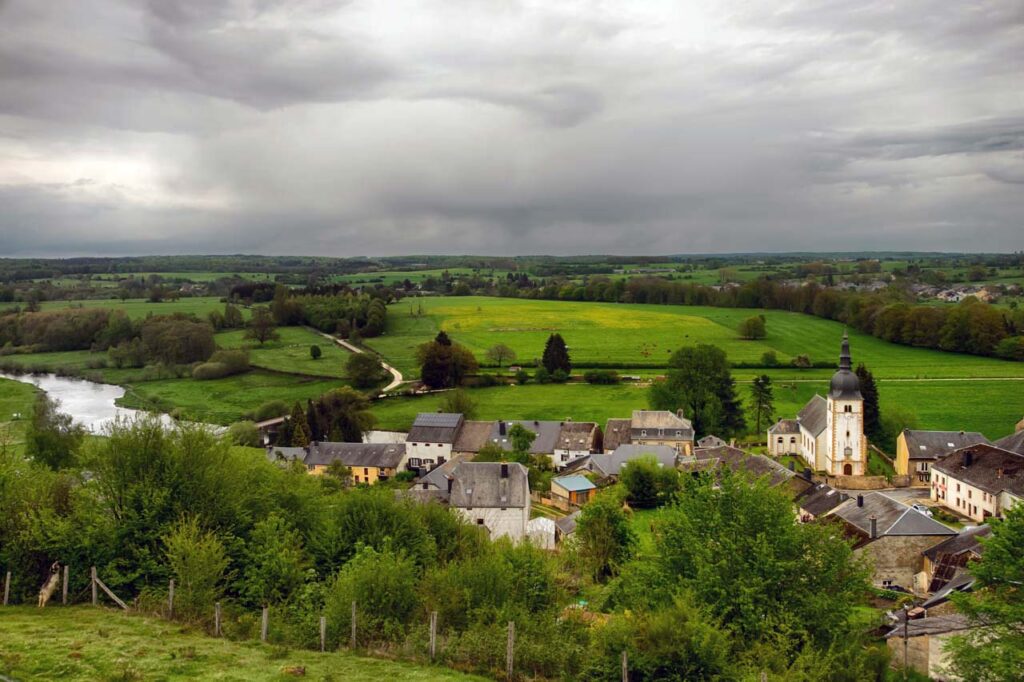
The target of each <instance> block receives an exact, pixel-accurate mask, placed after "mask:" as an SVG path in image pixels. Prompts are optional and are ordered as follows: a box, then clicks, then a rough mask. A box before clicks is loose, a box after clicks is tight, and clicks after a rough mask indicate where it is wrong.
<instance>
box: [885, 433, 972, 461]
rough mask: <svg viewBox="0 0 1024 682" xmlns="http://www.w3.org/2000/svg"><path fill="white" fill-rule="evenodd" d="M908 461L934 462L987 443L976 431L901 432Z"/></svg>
mask: <svg viewBox="0 0 1024 682" xmlns="http://www.w3.org/2000/svg"><path fill="white" fill-rule="evenodd" d="M903 439H904V440H905V441H906V443H907V455H908V457H909V458H910V459H924V460H935V459H939V458H941V457H945V456H946V455H948V454H949V453H951V452H953V451H954V450H958V449H960V448H965V447H967V446H968V445H977V444H978V443H988V438H985V436H983V435H981V434H980V433H978V432H977V431H912V430H910V429H904V430H903Z"/></svg>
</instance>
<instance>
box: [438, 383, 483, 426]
mask: <svg viewBox="0 0 1024 682" xmlns="http://www.w3.org/2000/svg"><path fill="white" fill-rule="evenodd" d="M441 411H443V412H451V413H456V414H462V416H463V417H465V418H466V419H476V415H477V407H476V403H475V402H474V401H473V399H472V398H471V397H470V396H469V391H466V390H465V389H462V388H457V389H455V390H454V391H449V392H448V393H446V394H445V396H444V398H442V399H441Z"/></svg>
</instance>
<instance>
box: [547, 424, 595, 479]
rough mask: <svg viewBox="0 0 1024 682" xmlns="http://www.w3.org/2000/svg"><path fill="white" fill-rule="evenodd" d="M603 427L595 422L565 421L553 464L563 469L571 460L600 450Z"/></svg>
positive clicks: (556, 444)
mask: <svg viewBox="0 0 1024 682" xmlns="http://www.w3.org/2000/svg"><path fill="white" fill-rule="evenodd" d="M600 442H601V429H600V428H599V427H598V425H597V424H595V423H594V422H563V423H562V428H561V429H560V430H559V433H558V440H557V441H555V448H554V452H553V453H552V455H551V465H552V466H553V467H554V468H555V470H556V471H557V470H561V469H564V468H565V467H566V465H567V464H569V462H572V461H574V460H577V459H579V458H580V457H586V456H587V455H589V454H591V453H594V452H600Z"/></svg>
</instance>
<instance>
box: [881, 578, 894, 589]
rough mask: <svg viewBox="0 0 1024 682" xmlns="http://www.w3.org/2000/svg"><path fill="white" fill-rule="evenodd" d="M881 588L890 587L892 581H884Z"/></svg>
mask: <svg viewBox="0 0 1024 682" xmlns="http://www.w3.org/2000/svg"><path fill="white" fill-rule="evenodd" d="M882 587H892V580H891V579H886V580H883V581H882Z"/></svg>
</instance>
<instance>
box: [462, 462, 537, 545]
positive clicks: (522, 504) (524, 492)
mask: <svg viewBox="0 0 1024 682" xmlns="http://www.w3.org/2000/svg"><path fill="white" fill-rule="evenodd" d="M448 504H449V506H450V507H451V508H452V509H454V510H456V511H457V512H458V513H459V514H460V515H461V516H462V517H463V518H465V519H466V520H467V521H469V522H470V523H474V524H476V525H479V526H483V527H485V528H487V530H488V532H489V533H490V535H491V538H492V539H493V538H499V537H508V538H511V539H512V540H513V541H516V542H519V541H521V540H522V539H523V538H525V537H526V531H527V524H528V523H529V521H530V479H529V474H528V472H527V470H526V467H524V466H523V465H522V464H519V463H517V462H459V463H458V464H456V465H455V467H453V469H452V471H451V474H450V476H449V478H448Z"/></svg>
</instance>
